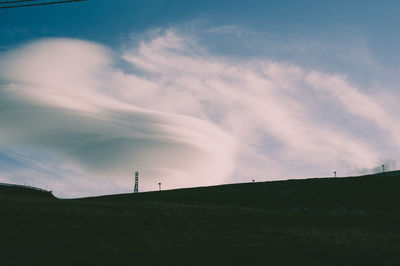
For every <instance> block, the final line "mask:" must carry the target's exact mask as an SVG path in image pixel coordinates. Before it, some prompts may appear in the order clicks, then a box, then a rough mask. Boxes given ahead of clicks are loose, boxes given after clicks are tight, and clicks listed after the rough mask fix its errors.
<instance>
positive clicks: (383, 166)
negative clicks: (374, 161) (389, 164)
mask: <svg viewBox="0 0 400 266" xmlns="http://www.w3.org/2000/svg"><path fill="white" fill-rule="evenodd" d="M384 172H385V165H384V164H382V173H384Z"/></svg>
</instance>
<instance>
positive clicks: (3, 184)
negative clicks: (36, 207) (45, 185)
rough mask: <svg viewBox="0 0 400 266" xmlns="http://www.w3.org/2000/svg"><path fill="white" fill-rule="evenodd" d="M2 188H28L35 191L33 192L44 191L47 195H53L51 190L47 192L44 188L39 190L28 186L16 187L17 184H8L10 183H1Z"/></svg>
mask: <svg viewBox="0 0 400 266" xmlns="http://www.w3.org/2000/svg"><path fill="white" fill-rule="evenodd" d="M0 186H4V187H17V188H27V189H33V190H37V191H42V192H47V193H50V194H51V193H52V191H49V190H45V189H42V188H38V187H32V186H26V185H16V184H8V183H1V182H0Z"/></svg>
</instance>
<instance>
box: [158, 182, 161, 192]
mask: <svg viewBox="0 0 400 266" xmlns="http://www.w3.org/2000/svg"><path fill="white" fill-rule="evenodd" d="M158 190H159V191H161V182H160V183H158Z"/></svg>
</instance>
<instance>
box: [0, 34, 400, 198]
mask: <svg viewBox="0 0 400 266" xmlns="http://www.w3.org/2000/svg"><path fill="white" fill-rule="evenodd" d="M221 29H223V30H224V32H225V30H226V29H225V28H221ZM221 29H219V30H221ZM227 29H228V30H231V28H227ZM213 33H214V34H218V31H216V30H213ZM200 43H203V42H198V41H197V40H196V39H195V38H192V37H191V36H190V35H185V34H183V33H179V32H178V31H177V30H173V29H170V30H165V31H162V30H160V31H157V32H155V33H153V35H152V37H151V38H147V39H143V40H142V41H141V42H139V43H138V44H137V45H134V46H130V47H126V48H125V49H124V50H123V51H122V52H121V51H112V50H110V49H108V48H106V47H103V46H101V45H99V44H95V43H90V42H87V41H82V40H72V39H45V40H41V41H37V42H33V43H29V44H26V45H24V46H22V47H19V48H17V49H14V50H12V51H8V52H6V53H4V54H1V55H0V125H1V132H0V143H1V144H0V149H1V150H2V151H3V152H2V154H3V156H0V165H1V163H2V162H3V164H4V163H7V160H8V161H9V160H10V159H9V158H10V154H14V155H15V154H24V156H25V157H27V156H28V157H29V158H35V159H34V160H30V161H32V162H34V165H35V164H38V162H41V165H42V166H41V168H40V169H53V170H54V171H53V170H51V171H50V170H49V173H47V174H46V173H44V174H43V173H42V174H40V172H45V171H41V170H38V169H37V168H35V166H32V165H30V166H29V165H26V164H22V165H19V166H18V167H17V165H16V169H14V170H12V171H11V172H12V174H11V175H10V171H8V172H7V173H5V172H2V173H0V177H2V178H3V179H7V180H8V181H13V176H14V178H16V179H18V178H22V177H21V173H22V172H23V171H25V172H26V171H28V170H29V171H31V170H32V169H34V170H35V171H34V173H33V172H30V174H31V175H33V174H35V175H36V176H40V177H38V179H43V180H46V182H48V183H52V182H53V183H54V184H55V186H57V187H58V188H60V189H61V188H63V189H62V190H63V191H65V190H67V191H68V190H70V191H75V192H76V188H77V187H79V185H83V186H86V187H92V188H94V187H97V188H98V189H97V188H96V189H92V190H91V191H92V192H88V191H89V190H90V189H88V191H86V192H85V193H86V194H90V193H92V194H99V193H107V192H109V190H106V189H105V187H104V186H101V185H100V184H107V186H108V187H113V188H116V190H113V191H114V192H115V191H124V190H125V191H126V190H128V187H131V186H132V181H133V180H132V174H133V171H135V170H139V171H140V172H141V173H142V178H143V179H141V186H142V187H141V188H142V189H144V190H150V189H156V188H157V186H156V184H157V183H158V182H162V183H163V188H174V187H182V186H194V185H208V184H219V183H226V182H238V181H240V182H243V181H249V180H250V179H249V178H250V177H252V178H255V179H257V180H266V179H272V178H274V179H279V178H285V177H304V176H308V175H314V176H322V175H325V174H330V173H331V172H332V171H333V170H337V171H338V173H343V175H344V174H353V173H357V172H360V171H365V169H373V168H374V167H376V166H377V165H380V163H381V161H385V160H386V161H392V160H394V161H393V162H394V163H392V165H396V163H395V160H397V159H398V158H393V156H394V155H395V151H394V149H393V148H392V147H391V144H392V141H394V142H395V143H396V144H398V143H400V142H399V136H400V135H399V132H400V131H399V129H398V127H397V126H396V125H395V123H394V122H395V117H394V116H393V115H391V112H390V110H388V107H387V106H383V105H382V104H380V103H379V102H376V101H374V99H373V96H371V95H368V94H366V93H365V92H363V91H362V90H360V89H358V88H356V87H355V86H352V85H351V84H350V83H349V82H348V81H347V80H346V77H342V76H338V75H336V74H329V73H322V72H318V71H316V70H308V69H305V68H302V67H300V66H296V65H293V64H288V63H281V62H276V61H271V60H268V59H267V58H259V59H254V58H253V59H243V58H241V59H238V58H233V57H229V56H219V55H216V54H213V53H211V52H208V51H207V49H206V47H204V46H203V45H201V44H200ZM371 122H372V123H371ZM379 136H390V137H391V140H386V139H384V138H379ZM380 147H384V149H380ZM1 150H0V151H1ZM7 156H8V157H7ZM14 157H18V158H19V157H21V156H14ZM56 170H60V171H62V173H58V174H57V173H56V172H57V171H56ZM29 171H28V172H29ZM54 173H56V174H54ZM53 175H55V176H58V177H53V179H52V178H51V176H53ZM35 178H36V177H35ZM14 182H15V180H14ZM66 184H69V187H68V185H66ZM71 184H73V185H71ZM54 190H56V189H54ZM71 193H72V192H71ZM85 193H83V192H82V193H80V195H83V194H85ZM86 194H85V195H86ZM70 195H72V194H70ZM73 195H75V196H76V195H77V194H76V193H75V194H73ZM78 195H79V193H78Z"/></svg>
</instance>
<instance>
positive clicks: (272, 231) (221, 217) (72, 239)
mask: <svg viewBox="0 0 400 266" xmlns="http://www.w3.org/2000/svg"><path fill="white" fill-rule="evenodd" d="M399 188H400V172H397V171H396V172H388V173H383V174H376V175H369V176H363V177H348V178H321V179H305V180H287V181H275V182H262V183H246V184H232V185H223V186H214V187H200V188H190V189H177V190H170V191H162V192H147V193H139V194H135V195H133V194H123V195H109V196H102V197H92V198H82V199H73V200H60V199H56V198H53V197H51V196H49V194H40V193H42V192H40V191H32V190H29V189H28V188H20V187H18V188H16V187H15V188H4V187H3V188H0V191H3V192H4V191H6V192H5V193H2V194H1V193H0V195H3V196H0V228H1V230H2V231H1V238H0V255H1V256H0V265H7V266H8V265H97V266H98V265H202V266H203V265H324V266H336V265H352V266H353V265H363V266H366V265H371V266H372V265H379V266H384V265H393V266H394V265H400V257H399V254H400V208H399V206H398V205H399V202H400V201H399V199H400V196H399V195H400V194H399V193H398V190H399ZM10 189H11V190H10ZM24 189H25V190H24ZM43 193H44V192H43ZM10 195H14V196H10ZM27 195H30V196H29V197H28V196H27ZM33 195H35V197H34V196H33ZM37 195H41V196H39V197H36V196H37ZM45 195H46V196H45ZM42 196H43V197H42Z"/></svg>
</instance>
